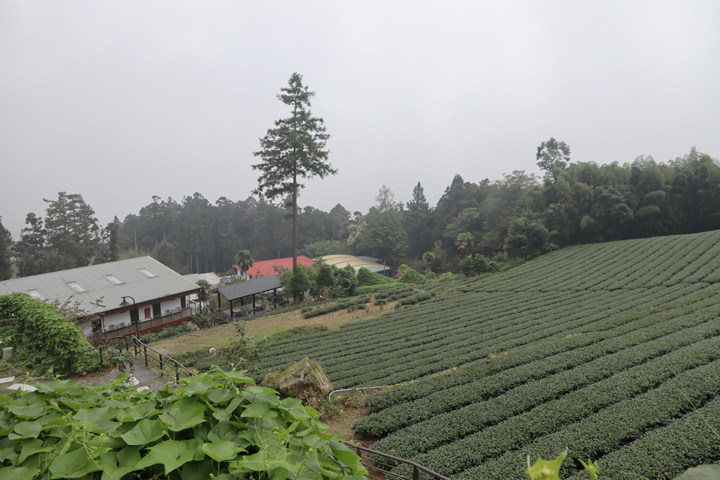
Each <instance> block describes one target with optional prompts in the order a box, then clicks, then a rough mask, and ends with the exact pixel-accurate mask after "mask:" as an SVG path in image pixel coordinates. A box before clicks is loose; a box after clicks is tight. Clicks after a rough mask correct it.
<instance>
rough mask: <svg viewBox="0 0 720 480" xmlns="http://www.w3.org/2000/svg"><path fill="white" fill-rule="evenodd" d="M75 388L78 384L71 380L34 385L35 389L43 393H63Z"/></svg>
mask: <svg viewBox="0 0 720 480" xmlns="http://www.w3.org/2000/svg"><path fill="white" fill-rule="evenodd" d="M77 387H78V383H77V382H75V381H73V380H51V381H49V382H40V383H36V384H35V388H37V389H38V390H39V391H41V392H43V393H50V392H56V393H64V392H67V391H68V390H71V389H73V388H77Z"/></svg>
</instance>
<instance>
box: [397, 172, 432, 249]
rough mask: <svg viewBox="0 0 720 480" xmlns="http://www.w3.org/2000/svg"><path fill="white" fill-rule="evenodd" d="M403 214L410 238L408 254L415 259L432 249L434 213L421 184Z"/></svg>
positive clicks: (414, 190)
mask: <svg viewBox="0 0 720 480" xmlns="http://www.w3.org/2000/svg"><path fill="white" fill-rule="evenodd" d="M406 208H407V210H405V212H403V226H404V227H405V231H406V232H407V237H408V244H409V245H408V254H409V256H410V257H411V258H413V259H415V258H418V257H420V256H421V255H422V253H423V252H424V251H427V250H428V249H429V248H432V224H433V219H432V211H431V210H430V205H429V204H428V201H427V199H426V198H425V191H424V190H423V187H422V185H420V182H418V184H417V185H416V186H415V188H413V191H412V199H411V200H410V201H409V202H407V205H406Z"/></svg>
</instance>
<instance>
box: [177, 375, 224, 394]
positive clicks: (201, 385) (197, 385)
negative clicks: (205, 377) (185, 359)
mask: <svg viewBox="0 0 720 480" xmlns="http://www.w3.org/2000/svg"><path fill="white" fill-rule="evenodd" d="M195 378H197V377H195ZM214 387H215V383H212V382H203V381H191V382H190V383H188V384H187V385H186V386H185V387H184V388H181V389H179V390H178V391H177V393H178V394H180V395H182V394H186V395H194V394H196V393H207V392H208V391H210V390H211V389H212V388H214Z"/></svg>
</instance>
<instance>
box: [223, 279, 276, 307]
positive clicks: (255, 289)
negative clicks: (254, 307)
mask: <svg viewBox="0 0 720 480" xmlns="http://www.w3.org/2000/svg"><path fill="white" fill-rule="evenodd" d="M278 288H282V282H280V277H278V276H277V275H268V276H267V277H260V278H254V279H252V280H248V281H246V282H239V283H231V284H230V285H227V286H224V287H220V288H218V292H219V293H220V294H221V295H222V296H223V297H225V300H227V301H228V302H230V301H233V300H238V299H240V298H245V297H249V296H251V295H255V294H257V293H263V292H267V291H270V290H275V289H278Z"/></svg>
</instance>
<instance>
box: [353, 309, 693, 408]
mask: <svg viewBox="0 0 720 480" xmlns="http://www.w3.org/2000/svg"><path fill="white" fill-rule="evenodd" d="M622 304H623V305H627V303H626V302H623V303H622ZM705 307H706V305H705V303H704V302H698V303H697V304H691V305H688V306H685V307H683V308H682V309H671V310H669V311H660V310H652V311H651V312H645V311H642V310H640V311H631V312H630V313H625V314H616V315H609V316H610V318H607V319H605V320H601V321H598V322H597V324H596V325H594V326H595V327H597V328H598V329H599V330H598V332H599V333H598V335H599V336H592V332H593V330H594V328H592V327H593V325H589V326H586V327H585V329H586V330H589V333H584V334H583V335H576V336H573V337H569V338H567V339H563V340H560V341H557V342H552V343H548V342H544V343H540V344H536V345H532V346H529V347H528V348H524V349H522V350H520V351H518V352H516V353H513V355H505V356H502V357H499V358H495V359H493V360H492V362H487V361H485V360H483V361H480V362H478V363H472V364H468V365H465V366H463V367H462V368H461V369H460V370H458V371H456V372H453V373H451V374H448V375H442V376H438V377H434V378H431V379H426V380H424V381H423V382H419V383H414V384H411V385H407V386H402V387H399V388H395V389H392V390H390V391H387V392H384V393H382V394H380V395H376V396H373V397H371V398H370V399H368V400H367V404H368V406H369V407H370V408H371V409H372V410H373V411H375V412H377V411H380V410H382V409H385V408H389V407H391V406H393V405H396V404H401V403H404V402H409V401H414V400H416V399H419V398H422V397H425V396H428V395H432V394H433V393H435V392H444V391H445V390H447V389H448V388H452V387H454V386H457V385H462V384H464V383H468V382H473V381H476V380H477V379H478V378H481V377H485V376H487V375H488V374H489V373H491V372H493V371H498V370H502V369H505V368H512V367H515V366H518V365H522V364H524V363H529V362H533V361H536V360H539V359H541V358H544V357H547V356H550V355H554V354H558V353H561V352H563V351H567V350H570V349H572V348H580V347H583V346H586V345H589V344H590V343H593V342H596V341H601V340H604V339H607V338H612V337H615V336H619V335H623V334H625V333H627V332H631V331H633V330H635V329H637V328H642V327H645V326H652V325H655V324H656V323H658V322H659V321H661V320H663V319H664V320H668V319H670V320H672V319H674V318H675V317H676V316H680V315H689V314H690V313H691V312H692V311H693V310H695V309H698V311H699V310H700V309H702V308H705ZM546 330H547V329H544V330H543V331H542V333H540V334H537V337H539V338H538V339H539V340H542V339H543V338H544V336H543V333H545V332H546ZM504 350H508V348H502V349H498V351H504Z"/></svg>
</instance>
